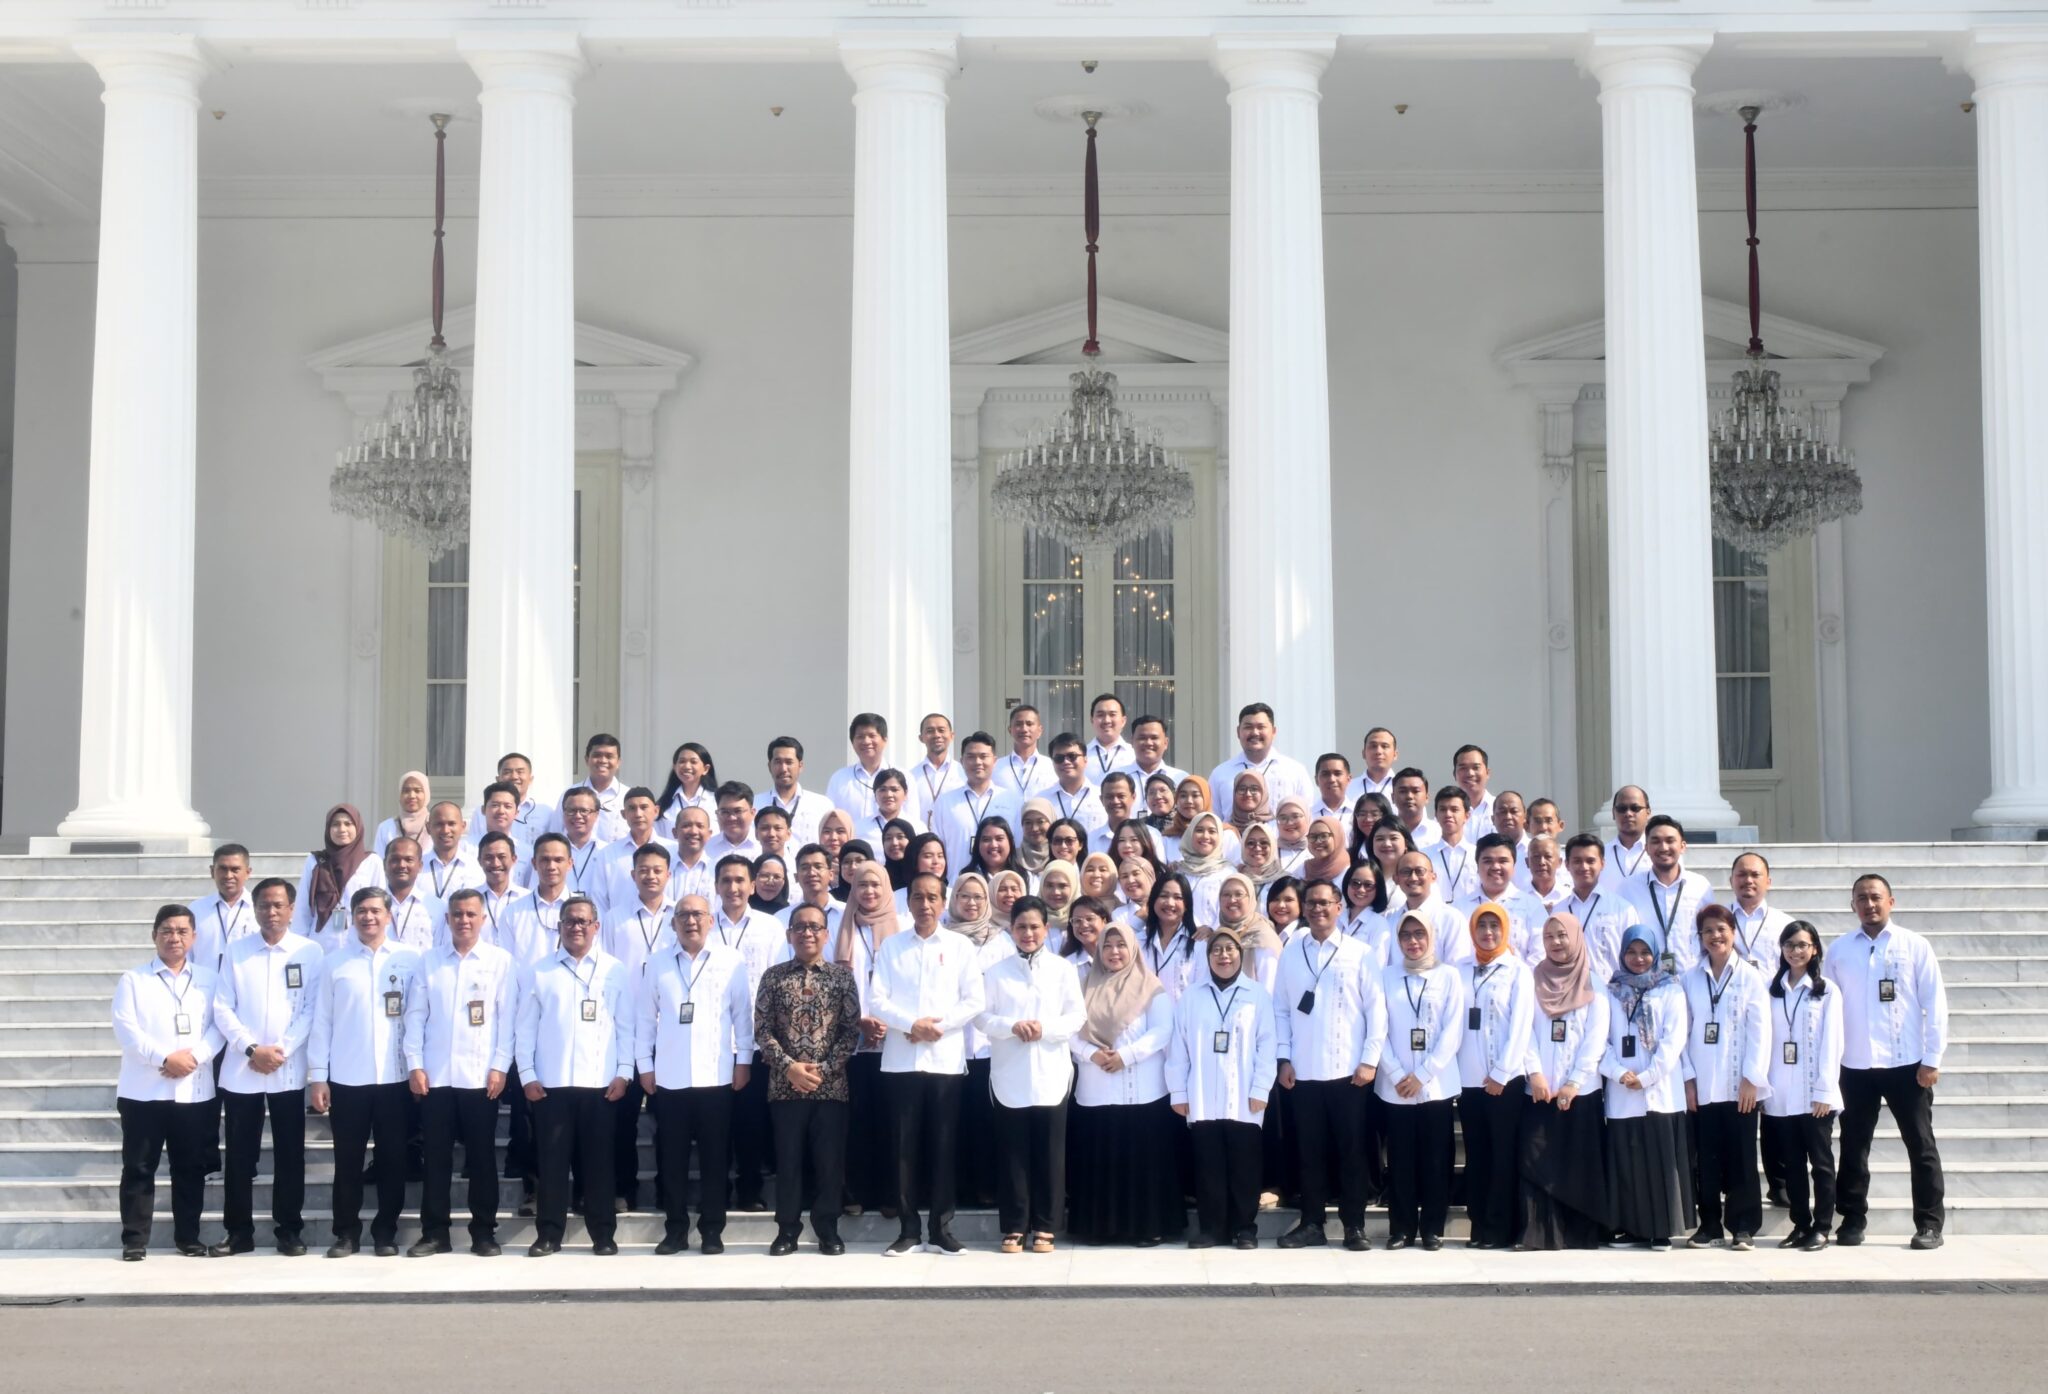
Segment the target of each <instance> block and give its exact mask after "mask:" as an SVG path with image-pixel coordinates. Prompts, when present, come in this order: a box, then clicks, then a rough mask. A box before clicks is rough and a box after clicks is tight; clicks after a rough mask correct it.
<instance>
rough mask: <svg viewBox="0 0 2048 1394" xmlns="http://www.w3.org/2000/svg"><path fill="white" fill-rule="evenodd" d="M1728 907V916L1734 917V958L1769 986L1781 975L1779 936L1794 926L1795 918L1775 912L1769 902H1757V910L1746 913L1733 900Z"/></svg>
mask: <svg viewBox="0 0 2048 1394" xmlns="http://www.w3.org/2000/svg"><path fill="white" fill-rule="evenodd" d="M1727 905H1728V913H1729V914H1731V915H1733V916H1735V956H1736V957H1737V958H1739V959H1741V960H1742V961H1743V962H1745V963H1747V964H1748V965H1749V966H1750V967H1752V968H1754V969H1756V971H1757V972H1759V973H1761V974H1763V975H1764V979H1765V981H1767V982H1768V981H1769V980H1770V978H1771V976H1772V975H1773V974H1775V973H1776V972H1777V971H1778V936H1779V935H1780V934H1782V933H1784V931H1785V926H1786V925H1788V924H1791V923H1792V917H1791V916H1790V915H1788V914H1786V913H1785V912H1784V911H1783V910H1773V909H1772V908H1771V902H1770V901H1768V900H1760V901H1758V902H1757V906H1756V909H1754V910H1745V909H1743V908H1742V904H1741V902H1740V901H1737V900H1734V899H1730V900H1729V901H1728V902H1727Z"/></svg>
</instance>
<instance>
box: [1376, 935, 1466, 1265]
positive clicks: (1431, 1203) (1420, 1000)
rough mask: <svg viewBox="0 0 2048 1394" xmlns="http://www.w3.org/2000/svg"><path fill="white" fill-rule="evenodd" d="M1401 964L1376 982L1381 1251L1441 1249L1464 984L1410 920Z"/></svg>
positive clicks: (1401, 940) (1400, 941)
mask: <svg viewBox="0 0 2048 1394" xmlns="http://www.w3.org/2000/svg"><path fill="white" fill-rule="evenodd" d="M1394 942H1395V945H1396V947H1397V951H1398V952H1399V953H1400V955H1401V961H1400V962H1399V963H1396V964H1395V965H1394V966H1392V967H1391V968H1388V969H1387V970H1386V971H1385V972H1384V973H1383V974H1381V975H1380V989H1381V992H1382V994H1383V995H1384V996H1385V997H1386V999H1387V1043H1386V1045H1385V1046H1384V1047H1383V1048H1382V1050H1381V1053H1380V1068H1379V1073H1378V1074H1377V1075H1376V1076H1374V1078H1373V1083H1372V1088H1373V1093H1374V1095H1375V1096H1377V1097H1378V1099H1379V1100H1380V1102H1381V1103H1383V1104H1385V1105H1386V1108H1385V1111H1384V1115H1383V1116H1384V1118H1385V1122H1386V1128H1387V1163H1388V1165H1387V1230H1388V1234H1387V1247H1388V1248H1389V1249H1406V1248H1408V1247H1410V1246H1411V1245H1415V1244H1420V1245H1421V1247H1422V1248H1424V1249H1426V1250H1436V1249H1441V1248H1443V1246H1444V1222H1445V1221H1446V1220H1447V1219H1449V1218H1450V1210H1451V1150H1452V1149H1451V1112H1452V1103H1451V1101H1452V1100H1453V1099H1455V1098H1457V1097H1458V1087H1459V1074H1458V1047H1459V1046H1460V1045H1462V1044H1463V1043H1464V1039H1465V980H1464V975H1463V974H1461V973H1460V972H1459V971H1458V970H1457V969H1456V968H1455V967H1453V966H1451V965H1450V964H1447V963H1439V962H1437V957H1436V930H1435V928H1434V927H1433V926H1432V925H1430V924H1429V923H1428V922H1427V921H1425V920H1423V919H1421V918H1420V917H1418V916H1415V915H1407V916H1404V917H1403V918H1402V920H1401V924H1400V927H1399V928H1398V929H1397V930H1396V931H1395V933H1394Z"/></svg>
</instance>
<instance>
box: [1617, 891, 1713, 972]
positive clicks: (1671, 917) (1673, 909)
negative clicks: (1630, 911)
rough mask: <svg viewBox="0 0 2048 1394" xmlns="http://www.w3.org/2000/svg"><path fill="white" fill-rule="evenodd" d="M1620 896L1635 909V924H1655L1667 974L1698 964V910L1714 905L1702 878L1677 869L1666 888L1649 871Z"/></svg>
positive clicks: (1710, 892) (1682, 970)
mask: <svg viewBox="0 0 2048 1394" xmlns="http://www.w3.org/2000/svg"><path fill="white" fill-rule="evenodd" d="M1622 894H1623V895H1625V896H1626V897H1627V898H1628V902H1629V904H1631V905H1633V906H1635V909H1636V920H1637V922H1638V923H1641V924H1646V925H1655V926H1656V927H1657V929H1658V931H1659V932H1660V933H1662V934H1663V936H1664V953H1665V958H1666V961H1665V964H1664V967H1665V968H1666V969H1667V970H1668V971H1669V972H1671V973H1672V974H1674V975H1677V974H1683V973H1684V972H1685V971H1686V970H1687V969H1688V968H1690V967H1692V966H1693V965H1694V964H1695V963H1698V962H1699V961H1700V931H1699V924H1698V916H1699V913H1700V907H1701V906H1703V905H1711V904H1713V903H1714V888H1713V886H1711V885H1710V884H1708V882H1707V878H1706V877H1704V876H1702V875H1700V874H1699V873H1698V872H1697V871H1687V870H1686V869H1685V868H1684V867H1682V866H1681V867H1680V868H1679V869H1678V876H1677V878H1676V879H1675V880H1673V881H1672V883H1671V884H1670V885H1668V886H1667V885H1665V884H1664V883H1663V882H1662V881H1659V880H1658V879H1657V873H1656V871H1655V870H1654V869H1652V870H1649V871H1645V872H1644V873H1643V874H1642V875H1640V876H1638V877H1636V878H1635V879H1634V880H1632V881H1630V882H1629V883H1628V884H1627V885H1626V886H1624V887H1623V888H1622Z"/></svg>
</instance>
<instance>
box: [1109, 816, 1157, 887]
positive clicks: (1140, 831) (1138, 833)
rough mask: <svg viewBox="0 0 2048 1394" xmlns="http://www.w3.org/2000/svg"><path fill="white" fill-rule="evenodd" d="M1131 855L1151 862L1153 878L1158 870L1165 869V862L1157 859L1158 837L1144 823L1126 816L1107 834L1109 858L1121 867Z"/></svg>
mask: <svg viewBox="0 0 2048 1394" xmlns="http://www.w3.org/2000/svg"><path fill="white" fill-rule="evenodd" d="M1132 857H1142V858H1143V859H1144V860H1146V861H1148V862H1150V863H1152V873H1153V878H1154V879H1155V880H1156V879H1157V878H1158V874H1159V873H1160V872H1162V871H1164V870H1166V866H1165V863H1163V862H1161V861H1160V860H1159V839H1158V838H1157V837H1156V836H1153V835H1152V831H1151V829H1150V828H1148V827H1146V825H1145V824H1143V823H1140V822H1139V821H1138V820H1137V819H1135V818H1126V819H1125V820H1124V821H1123V822H1121V823H1119V824H1117V826H1116V831H1115V832H1113V833H1111V834H1110V835H1109V859H1110V862H1111V864H1112V865H1114V866H1116V867H1118V868H1121V867H1122V866H1123V864H1124V863H1125V862H1126V861H1128V860H1130V859H1131V858H1132Z"/></svg>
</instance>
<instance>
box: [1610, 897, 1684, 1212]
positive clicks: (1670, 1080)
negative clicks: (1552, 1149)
mask: <svg viewBox="0 0 2048 1394" xmlns="http://www.w3.org/2000/svg"><path fill="white" fill-rule="evenodd" d="M1663 960H1664V938H1663V936H1662V935H1661V934H1659V933H1658V932H1657V930H1656V928H1655V927H1654V926H1651V925H1641V924H1637V925H1630V926H1629V927H1628V928H1627V929H1626V930H1625V931H1623V934H1622V945H1621V966H1620V967H1619V968H1617V969H1616V970H1615V973H1614V976H1613V977H1612V978H1610V979H1609V980H1608V983H1607V991H1608V995H1609V996H1610V997H1612V998H1613V1002H1612V1003H1611V1005H1610V1007H1609V1010H1608V1020H1607V1052H1606V1054H1604V1055H1603V1056H1601V1058H1600V1073H1601V1074H1602V1075H1603V1076H1604V1077H1605V1078H1606V1079H1607V1080H1608V1081H1609V1083H1608V1086H1607V1087H1606V1088H1605V1089H1603V1090H1601V1091H1600V1092H1601V1093H1602V1094H1604V1095H1605V1096H1606V1102H1607V1175H1608V1180H1609V1182H1610V1184H1611V1185H1612V1186H1613V1189H1614V1210H1615V1215H1614V1221H1615V1227H1616V1228H1617V1229H1618V1230H1620V1232H1621V1235H1620V1238H1619V1239H1618V1240H1617V1241H1616V1243H1615V1245H1614V1247H1616V1248H1627V1247H1630V1245H1631V1244H1648V1245H1649V1246H1650V1247H1651V1248H1652V1249H1657V1250H1663V1249H1669V1248H1670V1247H1671V1236H1672V1235H1674V1234H1677V1233H1679V1232H1681V1231H1682V1230H1687V1229H1690V1228H1691V1227H1692V1225H1693V1221H1694V1210H1693V1196H1692V1164H1691V1161H1690V1159H1689V1156H1688V1153H1687V1151H1686V1141H1685V1070H1684V1055H1685V1027H1686V1013H1685V993H1684V992H1683V991H1682V990H1681V989H1680V988H1679V986H1678V981H1677V979H1675V978H1673V977H1672V976H1671V974H1669V973H1667V972H1666V971H1664V968H1663Z"/></svg>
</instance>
